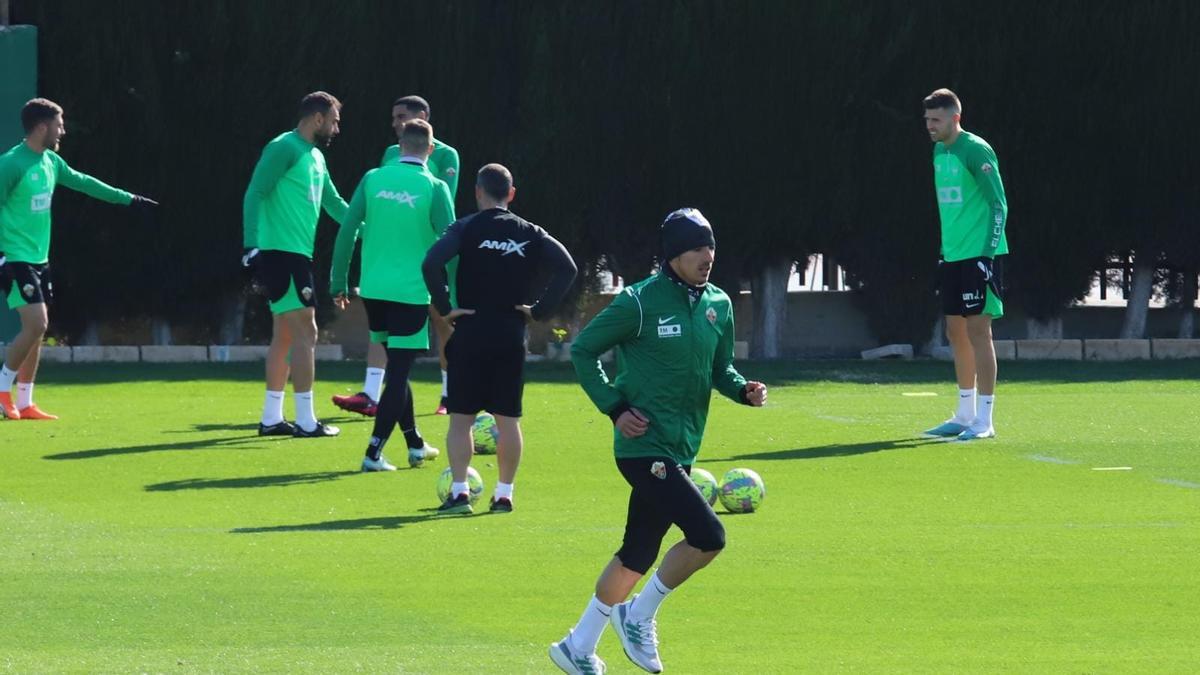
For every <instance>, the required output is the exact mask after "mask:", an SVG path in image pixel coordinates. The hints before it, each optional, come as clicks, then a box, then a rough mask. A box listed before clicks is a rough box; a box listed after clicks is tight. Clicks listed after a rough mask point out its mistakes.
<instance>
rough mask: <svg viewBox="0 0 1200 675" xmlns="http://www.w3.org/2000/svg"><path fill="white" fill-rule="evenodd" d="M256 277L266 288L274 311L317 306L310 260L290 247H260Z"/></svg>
mask: <svg viewBox="0 0 1200 675" xmlns="http://www.w3.org/2000/svg"><path fill="white" fill-rule="evenodd" d="M257 258H258V260H257V262H256V263H255V277H256V278H257V280H258V283H259V285H260V286H262V287H263V288H264V289H265V290H266V295H267V300H269V301H270V303H271V312H272V313H273V314H283V313H284V312H290V311H292V310H296V309H302V308H304V307H316V306H317V290H316V289H317V284H316V278H315V276H314V275H313V262H312V260H310V259H309V258H307V257H306V256H302V255H300V254H299V253H291V252H289V251H260V252H259V254H258V256H257Z"/></svg>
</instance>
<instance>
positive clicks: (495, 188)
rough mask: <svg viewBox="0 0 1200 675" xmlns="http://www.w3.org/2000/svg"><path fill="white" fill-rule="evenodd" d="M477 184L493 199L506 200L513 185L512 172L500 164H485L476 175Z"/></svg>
mask: <svg viewBox="0 0 1200 675" xmlns="http://www.w3.org/2000/svg"><path fill="white" fill-rule="evenodd" d="M475 184H476V185H478V186H479V187H481V188H483V192H484V193H485V194H486V195H487V196H489V197H491V198H492V199H495V200H498V201H504V200H506V199H508V191H509V190H511V189H512V186H513V177H512V172H511V171H509V170H508V169H506V168H504V166H503V165H500V164H484V165H483V168H482V169H480V170H479V173H478V174H477V175H476V177H475Z"/></svg>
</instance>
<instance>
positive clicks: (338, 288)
mask: <svg viewBox="0 0 1200 675" xmlns="http://www.w3.org/2000/svg"><path fill="white" fill-rule="evenodd" d="M452 222H454V205H453V203H451V200H450V190H449V189H448V188H447V187H446V184H445V183H443V182H442V181H440V180H438V179H436V178H434V177H433V176H432V175H431V174H430V173H429V172H428V171H426V169H425V167H424V166H421V165H420V164H410V163H407V162H396V163H394V164H390V165H388V166H384V167H381V168H378V169H372V170H370V171H368V172H367V175H365V176H363V179H362V181H361V182H360V183H359V184H358V188H357V189H356V190H355V191H354V196H353V197H351V199H350V209H349V211H348V212H347V213H346V219H345V222H343V223H342V227H341V229H340V230H338V235H337V242H336V243H335V245H334V249H333V264H332V271H331V274H330V292H331V293H333V294H335V295H336V294H338V293H345V292H346V289H347V286H348V283H347V273H348V269H349V267H350V258H351V257H352V256H353V255H354V242H355V241H356V240H357V239H358V237H359V233H360V232H361V234H362V240H363V244H362V278H361V280H360V283H359V289H360V290H359V293H360V295H362V297H364V298H370V299H373V300H389V301H391V302H403V303H406V304H410V305H428V304H429V290H428V289H427V288H426V287H425V278H424V276H422V274H421V262H422V261H424V260H425V254H426V253H427V252H428V251H429V247H430V246H433V242H435V241H437V238H438V237H440V236H441V235H442V232H445V230H446V228H447V227H449V226H450V223H452Z"/></svg>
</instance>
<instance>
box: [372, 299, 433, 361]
mask: <svg viewBox="0 0 1200 675" xmlns="http://www.w3.org/2000/svg"><path fill="white" fill-rule="evenodd" d="M363 307H365V308H366V310H367V328H368V329H369V330H370V331H371V341H372V342H376V343H380V344H384V345H387V346H388V347H390V348H393V349H429V331H428V330H426V327H425V324H426V323H427V322H428V321H429V305H409V304H405V303H403V302H392V301H390V300H374V299H372V298H363Z"/></svg>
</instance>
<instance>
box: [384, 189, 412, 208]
mask: <svg viewBox="0 0 1200 675" xmlns="http://www.w3.org/2000/svg"><path fill="white" fill-rule="evenodd" d="M418 196H419V195H414V194H410V193H409V191H408V190H405V191H404V192H392V191H391V190H380V191H379V192H377V193H375V198H376V199H387V200H389V201H393V202H396V203H397V204H407V205H408V207H409V208H410V209H415V208H417V197H418Z"/></svg>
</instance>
